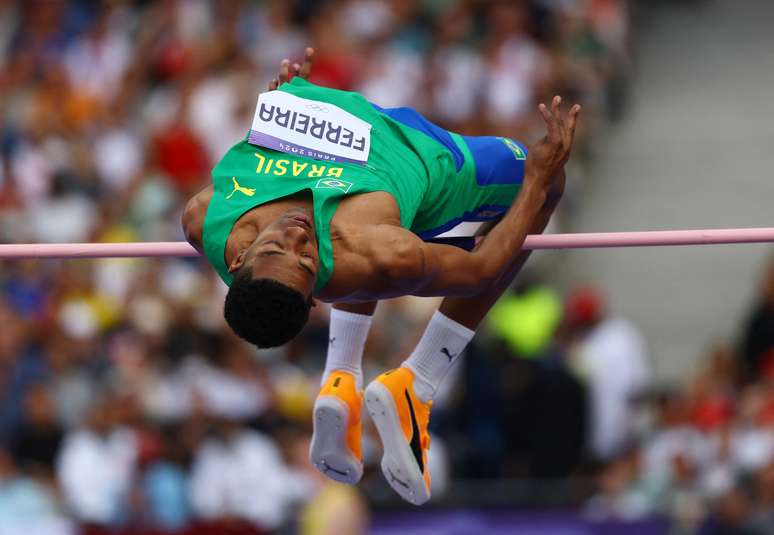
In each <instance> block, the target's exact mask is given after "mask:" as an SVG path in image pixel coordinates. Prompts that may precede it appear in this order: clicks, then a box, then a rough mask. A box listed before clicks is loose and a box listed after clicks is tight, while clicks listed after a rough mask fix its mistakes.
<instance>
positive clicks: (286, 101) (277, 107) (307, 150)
mask: <svg viewBox="0 0 774 535" xmlns="http://www.w3.org/2000/svg"><path fill="white" fill-rule="evenodd" d="M248 142H249V143H251V144H253V145H258V146H261V147H266V148H269V149H274V150H278V151H282V152H286V153H288V154H293V155H296V156H307V157H310V158H316V159H318V160H328V161H331V162H350V163H357V164H360V165H363V164H365V163H366V162H367V161H368V153H369V152H370V150H371V125H370V124H369V123H367V122H365V121H364V120H362V119H360V118H358V117H355V116H354V115H352V114H351V113H349V112H348V111H345V110H343V109H341V108H339V107H338V106H335V105H333V104H330V103H328V102H321V101H319V100H309V99H305V98H300V97H297V96H295V95H291V94H290V93H286V92H284V91H269V92H268V93H263V94H261V96H260V97H258V105H257V106H256V108H255V116H254V117H253V126H252V128H251V129H250V137H249V138H248Z"/></svg>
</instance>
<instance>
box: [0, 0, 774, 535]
mask: <svg viewBox="0 0 774 535" xmlns="http://www.w3.org/2000/svg"><path fill="white" fill-rule="evenodd" d="M633 11H634V10H633V5H632V4H631V3H630V2H627V1H625V0H529V1H526V0H525V1H519V0H502V1H496V0H449V1H443V0H331V1H327V2H322V1H314V0H295V1H293V0H276V1H268V0H267V1H264V2H253V1H240V0H228V1H226V0H224V1H220V0H219V1H215V0H212V1H210V0H159V1H150V0H146V1H141V0H138V1H128V0H103V1H98V0H81V1H77V0H72V1H64V0H62V1H57V0H30V1H25V2H16V1H12V0H0V117H2V120H0V242H1V243H14V242H16V243H24V242H81V241H105V242H117V241H166V240H182V239H183V236H182V232H181V228H180V224H179V221H180V214H181V211H182V208H183V207H184V206H185V203H186V201H187V199H188V198H189V196H190V195H192V194H193V193H195V192H197V191H198V190H199V189H201V188H203V187H205V186H206V185H207V183H208V181H209V176H208V175H209V170H210V168H211V167H212V166H213V165H214V163H216V162H217V161H218V159H219V158H220V156H221V155H222V154H223V153H224V152H225V151H226V150H227V149H228V147H230V146H231V145H232V144H233V143H235V142H237V141H238V140H240V139H241V138H242V137H243V136H244V135H245V134H246V132H247V129H248V125H249V123H250V119H251V117H252V113H253V110H254V108H253V107H254V105H255V102H256V98H257V95H258V94H259V92H260V91H262V90H263V89H264V88H265V87H266V86H267V84H268V81H269V80H270V79H272V78H274V76H275V75H276V69H277V66H278V65H279V63H280V61H281V59H283V58H285V57H290V58H291V59H294V60H295V59H299V58H300V56H301V54H302V51H303V48H304V46H306V45H312V46H314V47H315V49H316V51H317V55H316V61H315V66H314V70H313V73H312V77H311V80H312V81H313V82H315V83H319V84H323V85H329V86H332V87H337V88H341V89H347V90H356V91H360V92H362V93H363V94H364V95H365V96H366V97H367V98H369V99H370V100H371V101H373V102H375V103H377V104H379V105H382V106H401V105H411V106H413V107H415V108H417V109H419V110H420V111H421V112H423V113H424V114H426V115H427V116H428V117H430V118H431V119H433V120H434V121H436V122H438V123H439V124H441V125H443V126H445V127H447V128H449V129H453V130H456V131H459V132H461V133H465V134H470V135H476V134H499V135H508V136H512V137H516V138H518V139H520V140H524V141H527V142H529V141H532V140H534V139H535V138H536V137H537V136H538V135H540V131H539V127H540V125H539V124H538V123H537V122H535V121H536V120H537V119H538V115H537V114H536V113H534V110H535V104H536V103H537V102H538V101H539V100H541V99H542V100H545V99H546V97H547V96H549V95H551V94H554V93H561V94H562V95H564V96H565V99H566V100H570V101H574V102H580V103H582V104H583V105H584V107H585V112H584V113H585V115H584V123H583V125H584V126H583V131H580V132H579V136H580V141H579V146H578V151H577V153H576V154H577V157H576V158H574V159H575V160H576V161H578V162H581V165H578V169H576V171H577V172H576V174H580V175H582V174H583V167H584V166H583V165H582V164H583V163H588V162H589V161H590V159H591V157H592V156H593V147H592V145H591V143H590V139H591V135H590V132H592V131H594V132H598V131H600V130H601V129H604V128H606V127H607V126H606V125H608V124H609V123H610V122H611V121H614V120H615V119H617V118H618V117H620V116H621V114H622V113H624V112H625V108H626V88H627V80H628V79H629V77H630V76H631V71H632V67H631V64H632V51H631V41H632V36H631V30H630V25H631V21H632V18H633ZM576 165H577V164H576ZM576 183H578V181H577V180H576ZM771 278H774V275H770V276H769V282H768V287H767V288H768V289H767V290H765V292H764V293H765V295H767V296H768V297H766V298H762V301H761V302H762V303H763V304H762V305H761V308H760V309H759V310H758V312H757V313H756V314H757V316H755V318H754V319H753V320H751V321H750V324H749V325H750V327H749V328H748V329H747V332H748V336H747V337H746V338H745V340H746V342H745V345H743V346H741V347H740V350H739V351H738V354H739V355H740V356H744V357H745V358H746V359H747V360H744V361H743V362H744V364H745V367H744V368H737V367H736V366H737V364H739V363H740V361H738V360H736V359H735V358H733V356H732V354H733V353H734V352H732V351H731V350H726V349H723V350H721V349H718V350H717V351H716V352H714V353H713V354H712V358H711V359H710V360H709V361H708V365H707V369H706V370H704V371H703V372H702V373H701V375H700V376H699V377H698V378H697V379H696V380H695V381H694V382H693V383H691V386H690V388H687V389H682V390H675V391H672V392H667V391H663V392H661V391H659V392H655V391H653V389H652V388H650V387H651V386H652V385H651V370H650V363H649V356H648V350H647V343H646V342H645V341H644V340H643V338H642V335H641V334H640V333H639V331H638V329H637V327H636V326H635V325H633V324H632V323H630V322H628V321H626V320H624V319H621V318H617V317H615V316H614V315H612V314H609V313H608V312H607V311H606V310H605V305H604V297H603V295H602V294H601V293H600V291H599V290H595V289H592V288H581V289H579V290H577V291H575V292H573V293H572V294H571V295H568V296H562V295H560V294H558V293H557V291H556V290H555V289H553V288H552V287H551V285H550V284H546V283H540V284H539V283H538V282H537V280H538V279H540V273H538V276H537V277H536V278H535V280H532V281H530V279H529V278H525V280H526V282H522V283H521V284H520V285H519V286H518V287H517V288H516V289H515V291H514V293H513V294H512V295H509V296H508V297H507V298H505V299H504V300H503V301H502V302H501V303H500V304H499V305H498V307H497V308H496V309H495V311H493V314H492V315H491V318H490V322H489V324H488V327H487V329H486V332H485V333H483V336H482V337H481V339H480V340H478V341H477V342H476V343H474V345H473V346H472V347H471V349H470V351H469V358H468V359H467V360H466V362H465V364H464V365H463V366H460V367H459V369H457V370H456V372H455V373H454V374H453V375H454V376H453V377H451V378H450V380H449V381H448V382H447V387H446V388H445V390H444V392H443V393H442V394H441V396H440V398H439V400H438V401H437V403H436V408H435V409H434V413H433V422H432V425H433V427H434V429H435V431H436V432H437V433H438V436H437V440H436V439H434V441H433V450H432V452H431V453H432V459H431V463H432V466H433V481H434V487H435V490H434V492H435V493H436V495H437V496H439V497H440V498H441V499H442V498H443V495H444V492H445V491H448V492H449V493H452V492H453V491H454V488H455V485H453V484H450V482H456V481H459V480H462V479H470V480H475V479H489V478H544V477H549V478H558V477H565V476H567V475H569V474H576V475H577V476H578V477H579V478H586V480H588V478H589V474H592V476H593V477H596V476H595V474H599V478H598V481H599V488H600V490H599V493H598V494H597V495H595V496H594V497H592V498H591V499H590V501H588V503H587V506H586V507H587V510H588V514H589V515H596V516H606V515H612V516H623V517H635V516H637V515H649V514H658V513H662V514H663V513H665V512H666V513H669V514H674V515H675V518H678V519H680V522H681V524H680V525H681V526H686V527H685V529H686V530H690V529H694V530H695V529H709V528H706V525H708V524H706V522H707V521H705V520H704V519H705V518H708V515H709V517H711V518H712V519H713V520H711V521H710V522H716V523H722V522H726V521H727V520H728V519H729V518H732V517H733V518H741V517H744V518H745V519H747V518H753V516H752V515H751V514H748V512H749V511H752V510H755V511H756V515H755V519H756V522H758V521H760V522H766V521H770V520H771V518H772V515H774V513H773V512H772V510H771V509H769V508H767V504H771V503H774V498H772V496H774V487H773V486H772V485H774V483H771V481H772V480H773V479H772V478H774V472H773V471H772V470H774V468H772V466H774V465H772V464H771V462H772V454H773V452H774V449H772V448H774V438H773V436H772V435H771V433H770V432H769V427H767V426H769V425H770V422H771V421H774V420H772V419H771V414H774V401H772V400H774V389H773V387H772V386H771V384H774V383H770V382H769V381H771V379H766V378H767V377H774V371H772V370H774V364H772V359H773V358H774V356H772V355H771V348H772V340H771V338H772V335H771V333H772V330H774V329H773V328H772V325H771V323H772V308H774V305H773V304H772V303H774V297H772V294H774V291H773V290H772V288H771V287H772V286H773V285H774V283H772V282H771V280H770V279H771ZM224 292H225V288H224V287H223V285H222V283H221V282H220V281H219V280H218V279H217V278H216V276H214V273H213V271H212V270H211V269H210V268H209V267H208V266H207V265H206V264H205V263H204V262H202V261H200V260H198V259H187V260H180V259H166V260H158V261H145V260H128V259H124V260H99V261H62V262H59V261H57V262H54V261H47V262H36V261H19V262H4V263H2V264H1V265H0V324H2V328H1V329H0V534H3V535H5V534H6V533H20V532H22V531H25V532H27V533H40V534H46V533H48V534H58V533H63V534H64V533H72V532H73V531H72V530H73V529H75V528H74V527H73V526H74V525H75V523H77V524H78V525H79V526H82V527H83V529H85V530H86V531H87V532H92V533H102V532H104V530H105V529H117V528H120V529H122V530H128V531H131V530H134V532H137V533H139V532H142V533H151V532H154V531H151V530H157V532H164V533H184V532H185V533H214V532H225V530H231V532H233V533H242V532H244V533H263V532H278V533H285V532H287V533H294V532H299V533H309V534H316V533H336V534H348V533H352V534H356V533H362V532H363V531H364V529H365V526H366V524H367V522H368V515H369V509H370V506H371V505H373V504H376V506H377V507H378V506H379V504H382V503H384V502H385V501H389V500H391V499H393V497H392V495H391V494H390V492H389V489H388V488H387V487H386V486H385V485H384V484H383V483H381V481H380V480H379V475H378V467H376V466H375V463H378V458H379V452H378V445H377V443H376V441H375V440H374V438H375V435H374V434H373V430H371V429H367V430H366V444H365V446H366V447H365V451H366V461H367V463H368V466H369V469H368V471H367V474H366V478H365V481H364V483H363V485H362V486H361V489H362V490H363V491H364V492H365V497H364V495H363V494H361V490H358V489H354V488H351V487H346V486H340V485H334V484H330V483H328V482H327V480H325V479H323V478H322V477H321V476H319V475H318V474H317V472H316V471H315V470H314V469H313V468H312V467H311V466H310V465H309V463H308V462H307V460H306V455H307V445H308V440H309V433H310V422H309V414H310V409H311V404H312V403H313V400H314V396H315V395H316V389H317V386H318V382H319V374H320V371H321V369H322V364H323V359H324V352H325V349H326V347H327V313H328V312H327V309H326V308H325V307H318V308H316V309H314V315H313V317H312V320H311V322H310V325H309V326H308V328H307V329H306V330H305V331H304V333H303V335H302V336H301V337H299V339H297V340H296V341H294V342H293V343H291V344H290V345H288V346H286V347H284V348H281V349H279V350H275V351H268V352H260V353H256V352H255V351H254V350H253V349H251V348H249V347H246V346H245V345H243V344H242V343H241V342H240V341H238V340H237V339H235V338H234V337H233V336H232V335H231V334H230V332H229V331H228V329H227V328H226V327H225V325H224V322H223V320H222V311H221V309H222V302H223V295H224ZM766 292H767V293H766ZM435 305H436V301H433V300H410V299H409V300H405V299H404V300H395V301H390V302H386V303H383V304H382V305H380V309H379V311H378V316H377V319H376V326H375V328H374V329H373V335H372V336H371V338H370V339H369V343H368V348H367V363H366V365H367V369H370V371H371V375H374V374H375V373H377V372H379V371H382V370H383V369H384V368H385V367H387V366H391V365H393V364H395V363H396V362H398V361H399V360H400V359H401V357H403V356H405V354H406V353H407V351H409V350H410V348H411V343H412V342H413V340H414V339H415V338H416V337H418V335H419V333H420V332H421V329H422V328H423V326H424V322H425V321H426V319H427V318H429V316H430V314H431V313H432V310H433V307H434V306H435ZM395 340H400V341H401V343H399V344H396V343H395ZM766 355H768V356H766ZM739 369H744V370H747V374H746V375H743V374H736V372H733V370H737V371H738V370H739ZM759 371H760V373H758V372H759ZM732 372H733V373H732ZM758 377H763V379H757V380H756V379H755V378H758ZM632 399H636V400H637V403H636V404H634V405H632V403H631V401H632ZM482 403H483V404H486V405H485V406H487V407H496V408H497V409H496V410H492V411H486V412H487V414H486V415H482V414H481V411H480V410H479V408H480V406H481V404H482ZM770 413H771V414H770ZM645 438H647V440H645ZM460 488H462V487H460ZM586 495H590V493H589V492H587V493H586V494H584V496H586ZM667 496H668V497H669V498H665V497H667ZM667 504H668V505H667ZM516 505H518V504H516ZM708 511H715V512H714V513H712V514H710V513H708ZM740 511H741V512H740ZM344 513H346V514H344ZM713 515H714V516H713ZM734 515H736V517H734ZM740 515H741V516H740ZM31 526H32V527H31ZM751 529H752V528H751ZM685 533H693V531H685ZM708 533H709V532H708ZM750 533H754V532H753V531H750Z"/></svg>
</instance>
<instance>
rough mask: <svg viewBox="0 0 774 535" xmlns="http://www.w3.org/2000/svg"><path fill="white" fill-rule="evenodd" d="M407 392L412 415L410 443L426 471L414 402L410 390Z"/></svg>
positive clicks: (420, 469)
mask: <svg viewBox="0 0 774 535" xmlns="http://www.w3.org/2000/svg"><path fill="white" fill-rule="evenodd" d="M405 393H406V401H408V406H409V416H411V443H410V444H409V445H410V446H411V452H412V453H413V454H414V459H416V461H417V466H419V471H420V472H422V473H424V472H425V463H424V462H423V460H422V445H421V443H420V439H419V426H418V425H417V417H416V416H415V415H414V404H413V403H411V396H409V393H408V390H406V391H405Z"/></svg>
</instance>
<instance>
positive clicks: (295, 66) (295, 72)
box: [291, 63, 301, 76]
mask: <svg viewBox="0 0 774 535" xmlns="http://www.w3.org/2000/svg"><path fill="white" fill-rule="evenodd" d="M300 70H301V65H299V64H298V63H294V64H293V70H292V71H291V72H292V73H293V76H298V73H299V71H300Z"/></svg>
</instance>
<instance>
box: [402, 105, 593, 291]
mask: <svg viewBox="0 0 774 535" xmlns="http://www.w3.org/2000/svg"><path fill="white" fill-rule="evenodd" d="M560 108H561V98H560V97H554V99H553V102H552V104H551V108H550V109H549V108H547V107H546V106H545V105H543V104H541V105H540V107H539V109H540V113H541V115H542V116H543V120H544V121H545V123H546V129H547V135H546V136H545V137H544V138H543V139H542V140H540V141H539V142H538V143H536V144H535V145H533V146H532V148H531V149H530V151H529V155H528V156H527V162H526V168H525V176H524V186H523V187H522V190H521V191H520V192H519V196H518V197H517V199H516V202H515V203H514V204H513V205H512V206H511V208H510V209H509V210H508V212H506V214H505V216H504V217H503V219H502V220H501V221H500V222H499V223H498V224H497V225H495V227H494V228H493V229H492V230H491V231H490V232H489V234H487V235H486V236H485V237H484V238H483V239H482V240H481V241H480V242H479V244H478V245H477V247H476V249H475V250H474V251H473V252H471V253H467V252H464V251H461V250H460V249H458V248H456V247H451V246H444V245H438V244H425V243H423V244H422V245H421V246H420V247H419V249H420V251H421V254H422V259H421V260H422V262H423V266H422V270H421V279H422V280H421V281H419V284H418V286H417V287H416V288H415V289H414V293H415V294H416V295H458V296H465V295H475V294H478V293H481V292H482V291H484V290H485V289H487V288H492V287H494V286H499V282H500V281H502V280H503V279H509V278H511V277H512V276H513V274H514V273H515V272H516V271H518V269H519V267H520V266H521V265H522V264H523V263H524V261H525V260H526V256H525V255H523V254H522V252H521V246H522V245H523V243H524V240H525V239H526V237H527V234H528V233H529V232H530V231H533V230H534V229H535V228H536V223H539V224H538V225H537V227H544V226H545V223H546V222H547V218H548V217H550V211H549V212H548V216H547V215H546V207H547V206H548V207H550V208H551V211H552V210H553V207H552V206H551V204H552V201H555V199H553V198H552V197H554V192H555V191H556V188H557V180H561V181H563V180H564V173H563V168H564V165H565V163H566V162H567V159H568V158H569V156H570V151H571V149H572V142H573V136H574V133H575V126H576V121H577V116H578V113H579V111H580V107H579V106H577V105H576V106H573V107H572V109H571V110H570V112H569V114H568V117H567V120H566V121H565V119H564V118H563V117H562V114H561V109H560ZM538 219H543V220H545V221H542V222H538ZM541 230H542V228H541ZM476 280H478V284H476Z"/></svg>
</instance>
